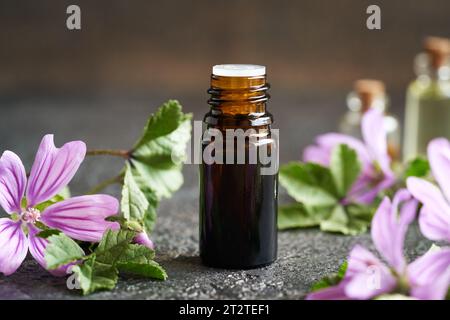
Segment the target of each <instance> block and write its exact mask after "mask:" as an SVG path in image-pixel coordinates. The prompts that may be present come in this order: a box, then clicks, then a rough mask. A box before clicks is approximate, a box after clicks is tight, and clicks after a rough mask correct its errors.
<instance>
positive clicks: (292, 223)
mask: <svg viewBox="0 0 450 320" xmlns="http://www.w3.org/2000/svg"><path fill="white" fill-rule="evenodd" d="M329 210H330V211H329V212H331V209H329ZM325 212H326V210H323V209H322V210H314V209H313V208H310V209H309V210H308V209H307V208H305V206H304V205H303V204H301V203H295V204H292V205H289V206H284V207H280V208H279V209H278V229H280V230H284V229H291V228H308V227H315V226H318V225H320V221H322V220H323V219H324V213H325Z"/></svg>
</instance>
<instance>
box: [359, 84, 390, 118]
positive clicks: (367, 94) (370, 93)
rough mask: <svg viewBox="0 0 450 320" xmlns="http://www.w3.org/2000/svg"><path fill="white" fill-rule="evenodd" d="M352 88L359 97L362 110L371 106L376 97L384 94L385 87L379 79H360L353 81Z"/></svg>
mask: <svg viewBox="0 0 450 320" xmlns="http://www.w3.org/2000/svg"><path fill="white" fill-rule="evenodd" d="M353 88H354V90H355V92H356V94H357V95H358V96H359V98H360V99H361V110H362V111H363V112H365V111H367V110H368V109H370V108H371V106H372V104H373V102H374V100H375V99H377V98H378V97H381V96H384V95H385V92H386V88H385V86H384V83H383V82H382V81H379V80H372V79H361V80H357V81H355V83H354V85H353Z"/></svg>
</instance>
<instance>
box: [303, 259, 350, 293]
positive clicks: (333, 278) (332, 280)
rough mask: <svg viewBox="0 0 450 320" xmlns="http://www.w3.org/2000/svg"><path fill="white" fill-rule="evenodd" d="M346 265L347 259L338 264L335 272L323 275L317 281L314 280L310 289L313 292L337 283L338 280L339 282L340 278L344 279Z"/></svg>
mask: <svg viewBox="0 0 450 320" xmlns="http://www.w3.org/2000/svg"><path fill="white" fill-rule="evenodd" d="M347 266H348V264H347V261H344V262H343V263H342V264H341V265H340V266H339V269H338V272H337V273H335V274H331V275H329V276H326V277H323V278H322V279H320V280H319V281H317V282H315V283H314V284H313V285H312V286H311V291H312V292H314V291H318V290H321V289H325V288H328V287H331V286H335V285H337V284H339V282H341V280H342V279H344V276H345V273H346V272H347Z"/></svg>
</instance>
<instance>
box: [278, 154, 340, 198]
mask: <svg viewBox="0 0 450 320" xmlns="http://www.w3.org/2000/svg"><path fill="white" fill-rule="evenodd" d="M279 178H280V183H281V185H282V186H283V187H284V188H285V189H286V190H287V192H288V194H289V195H290V196H291V197H293V198H294V199H295V200H297V201H298V202H302V203H303V204H305V205H307V206H332V205H334V204H336V203H337V201H338V199H337V190H336V186H335V184H334V181H333V177H332V175H331V172H330V170H329V169H328V168H325V167H322V166H320V165H318V164H314V163H306V164H304V163H299V162H291V163H289V164H287V165H284V166H282V167H281V168H280V177H279Z"/></svg>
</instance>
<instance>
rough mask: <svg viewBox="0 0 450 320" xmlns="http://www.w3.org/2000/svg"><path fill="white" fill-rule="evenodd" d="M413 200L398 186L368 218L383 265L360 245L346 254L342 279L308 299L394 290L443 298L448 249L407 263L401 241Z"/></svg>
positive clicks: (357, 296)
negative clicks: (370, 218)
mask: <svg viewBox="0 0 450 320" xmlns="http://www.w3.org/2000/svg"><path fill="white" fill-rule="evenodd" d="M417 205H418V203H417V200H415V199H414V198H412V196H411V194H410V193H409V192H408V191H407V190H406V189H402V190H399V191H398V192H397V193H396V194H395V196H394V199H393V201H392V202H391V201H390V200H389V198H387V197H385V198H384V200H383V201H382V203H381V204H380V206H379V208H378V209H377V212H376V213H375V216H374V218H373V221H372V229H371V232H372V234H371V235H372V240H373V243H374V245H375V247H376V249H377V250H378V252H379V253H380V255H381V256H382V257H383V258H384V260H385V261H386V262H387V265H386V264H385V263H383V262H382V261H381V260H380V259H378V258H377V257H376V256H375V255H373V254H372V253H371V252H370V251H368V250H367V249H365V248H364V247H362V246H359V245H357V246H355V247H354V248H353V250H352V251H351V252H350V255H349V257H348V260H347V262H348V267H347V271H346V273H345V276H344V278H343V279H342V281H341V282H340V283H339V284H338V285H336V286H333V287H329V288H325V289H322V290H319V291H316V292H313V293H310V294H309V295H308V296H307V299H310V300H328V299H371V298H374V297H377V296H379V295H382V294H386V293H391V292H395V291H399V292H403V293H408V294H409V295H411V296H412V297H414V298H418V299H443V298H445V295H446V293H447V288H448V286H449V281H450V269H449V264H448V261H449V260H448V259H449V257H450V250H448V249H440V250H430V251H429V252H427V253H426V254H425V255H423V256H422V257H420V258H418V259H416V260H415V261H414V262H412V263H411V264H409V265H407V263H406V260H405V257H404V255H403V244H404V240H405V235H406V232H407V229H408V226H409V224H410V223H411V222H412V221H413V220H414V218H415V215H416V211H417Z"/></svg>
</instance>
